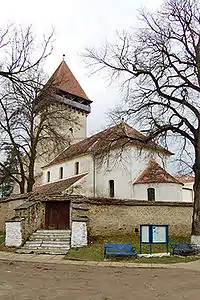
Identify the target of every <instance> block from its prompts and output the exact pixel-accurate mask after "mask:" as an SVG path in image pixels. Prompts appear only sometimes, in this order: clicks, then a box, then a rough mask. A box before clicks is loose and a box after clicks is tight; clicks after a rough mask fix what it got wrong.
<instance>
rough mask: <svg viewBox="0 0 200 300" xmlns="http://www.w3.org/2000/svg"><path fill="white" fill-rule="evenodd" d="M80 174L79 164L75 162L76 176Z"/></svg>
mask: <svg viewBox="0 0 200 300" xmlns="http://www.w3.org/2000/svg"><path fill="white" fill-rule="evenodd" d="M78 174H79V162H78V161H77V162H75V175H78Z"/></svg>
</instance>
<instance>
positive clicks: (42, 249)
mask: <svg viewBox="0 0 200 300" xmlns="http://www.w3.org/2000/svg"><path fill="white" fill-rule="evenodd" d="M69 249H70V247H67V246H65V247H47V246H46V247H29V246H27V247H26V246H24V247H23V248H22V250H30V251H35V250H41V251H45V250H48V251H49V250H51V251H58V250H62V251H69Z"/></svg>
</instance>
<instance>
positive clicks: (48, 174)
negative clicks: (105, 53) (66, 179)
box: [47, 171, 51, 182]
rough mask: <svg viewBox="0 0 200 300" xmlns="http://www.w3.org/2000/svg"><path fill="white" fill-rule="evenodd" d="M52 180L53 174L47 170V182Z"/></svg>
mask: <svg viewBox="0 0 200 300" xmlns="http://www.w3.org/2000/svg"><path fill="white" fill-rule="evenodd" d="M50 180H51V174H50V171H48V172H47V182H50Z"/></svg>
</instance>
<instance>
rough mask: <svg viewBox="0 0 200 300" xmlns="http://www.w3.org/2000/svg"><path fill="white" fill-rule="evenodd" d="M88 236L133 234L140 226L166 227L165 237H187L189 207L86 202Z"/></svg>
mask: <svg viewBox="0 0 200 300" xmlns="http://www.w3.org/2000/svg"><path fill="white" fill-rule="evenodd" d="M87 204H88V209H89V210H88V229H89V233H90V236H93V237H94V236H109V235H121V234H127V233H128V234H133V233H135V229H136V228H138V229H139V225H140V224H148V223H150V224H168V225H169V235H171V236H186V235H190V234H191V224H192V211H193V207H192V206H193V205H192V204H191V203H170V202H168V203H162V202H159V203H158V202H156V203H148V202H143V201H124V200H115V199H113V200H112V199H107V201H105V199H102V200H97V199H96V200H95V199H93V200H89V199H88V200H87Z"/></svg>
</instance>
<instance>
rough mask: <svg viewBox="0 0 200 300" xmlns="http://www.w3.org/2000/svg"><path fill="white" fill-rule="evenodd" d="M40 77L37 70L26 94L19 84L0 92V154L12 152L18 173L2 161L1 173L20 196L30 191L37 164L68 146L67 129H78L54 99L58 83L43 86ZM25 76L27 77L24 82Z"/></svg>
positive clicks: (5, 86) (66, 111)
mask: <svg viewBox="0 0 200 300" xmlns="http://www.w3.org/2000/svg"><path fill="white" fill-rule="evenodd" d="M35 72H36V70H35ZM31 73H32V72H31ZM42 74H43V73H42V70H41V69H40V68H38V70H37V74H34V77H35V79H37V80H35V81H34V82H32V83H31V81H30V84H29V88H28V89H26V91H25V90H24V89H23V88H21V85H23V83H19V82H18V84H17V85H16V84H15V83H13V82H10V81H7V82H6V83H5V84H4V89H3V88H2V89H1V97H0V111H1V118H0V133H1V137H2V138H1V139H0V143H1V144H0V149H1V153H7V149H12V155H13V157H14V158H15V161H17V164H18V168H17V170H16V169H15V170H14V171H13V169H12V168H11V166H10V165H9V164H8V165H7V163H6V162H7V160H4V161H3V162H1V163H0V167H1V170H2V171H1V173H3V174H4V175H5V176H4V178H5V179H6V178H7V177H8V176H9V177H11V178H12V179H13V180H14V181H15V182H17V183H18V184H19V187H20V193H24V192H25V191H27V192H30V191H32V189H33V185H34V182H35V162H36V160H37V159H38V158H41V157H42V156H47V154H48V156H49V155H50V154H52V153H56V152H57V151H59V150H61V149H62V148H63V146H66V145H68V144H69V137H68V136H67V135H66V125H67V124H68V125H69V127H73V126H74V124H77V125H78V120H77V118H75V117H74V116H73V115H72V114H70V111H69V109H68V107H67V106H66V105H63V104H62V103H59V98H58V99H57V97H56V93H55V92H56V86H57V85H58V83H57V82H51V84H46V85H45V84H44V82H45V79H46V78H45V77H44V76H42ZM36 75H37V76H36ZM28 76H29V73H27V79H29V78H28ZM30 76H31V77H32V74H31V75H30ZM41 87H42V88H41ZM26 186H27V188H26ZM25 189H26V190H25Z"/></svg>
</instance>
